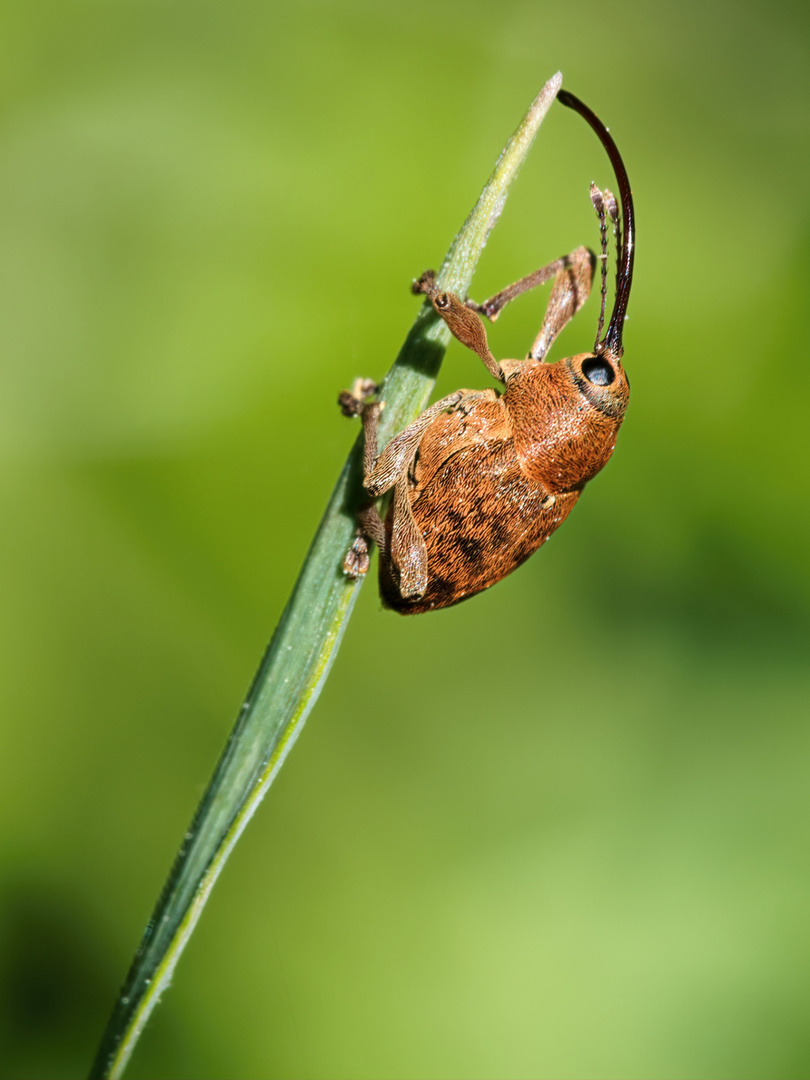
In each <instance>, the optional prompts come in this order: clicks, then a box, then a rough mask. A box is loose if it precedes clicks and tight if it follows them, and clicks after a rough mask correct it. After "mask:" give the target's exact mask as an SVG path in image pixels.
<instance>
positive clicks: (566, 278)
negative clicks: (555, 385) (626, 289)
mask: <svg viewBox="0 0 810 1080" xmlns="http://www.w3.org/2000/svg"><path fill="white" fill-rule="evenodd" d="M595 263H596V256H595V255H594V254H593V252H592V251H589V250H588V248H585V247H579V248H577V249H576V251H572V252H571V254H570V255H567V256H566V258H565V259H563V265H562V266H561V267H560V269H559V270H558V271H557V274H556V276H555V278H554V284H553V285H552V287H551V296H549V298H548V306H547V308H546V314H545V317H544V318H543V325H542V326H541V327H540V333H539V334H538V335H537V337H536V338H535V339H534V344H533V345H532V347H531V350H530V352H529V356H530V357H531V358H532V359H533V360H542V359H543V358H544V357H545V355H546V353H547V352H548V350H549V349H550V348H551V346H552V343H553V341H554V339H555V338H556V337H557V335H558V334H559V333H560V331H561V330H563V329H564V328H565V327H566V326H567V325H568V323H569V322H570V321H571V320H572V319H573V317H574V316H575V315H576V313H577V312H578V311H579V309H580V308H581V307H582V305H583V304H584V303H585V301H586V300H587V299H588V295H589V294H590V291H591V281H592V280H593V268H594V264H595Z"/></svg>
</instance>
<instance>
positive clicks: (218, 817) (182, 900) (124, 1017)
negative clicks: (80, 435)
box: [90, 74, 560, 1080]
mask: <svg viewBox="0 0 810 1080" xmlns="http://www.w3.org/2000/svg"><path fill="white" fill-rule="evenodd" d="M559 88H560V76H559V74H557V75H555V76H554V77H553V78H552V79H550V80H549V82H548V83H547V84H546V85H545V87H544V88H543V90H542V91H541V92H540V94H539V95H538V96H537V98H536V99H535V101H534V102H533V103H532V106H531V108H530V109H529V111H528V113H527V114H526V116H525V117H524V119H523V121H522V122H521V124H520V126H519V127H518V129H517V131H516V132H515V134H514V135H513V136H512V138H511V139H510V140H509V143H508V144H507V146H506V148H505V149H504V151H503V153H502V154H501V156H500V158H499V159H498V162H497V164H496V166H495V169H494V171H493V173H492V176H491V177H490V179H489V181H488V183H487V185H486V187H485V188H484V190H483V192H482V193H481V197H480V198H479V200H478V202H477V203H476V205H475V207H474V208H473V210H472V212H471V213H470V216H469V217H468V218H467V220H466V222H465V223H464V225H463V227H462V229H461V230H460V232H459V234H458V236H457V237H456V239H455V240H454V241H453V244H452V245H451V247H450V250H449V252H448V254H447V257H446V259H445V261H444V265H443V266H442V269H441V272H440V274H439V283H440V285H441V287H442V288H444V289H448V290H452V291H454V292H458V293H460V294H462V295H464V294H466V291H467V289H468V288H469V285H470V282H471V280H472V276H473V272H474V271H475V267H476V264H477V262H478V259H479V257H480V255H481V252H482V251H483V248H484V245H485V244H486V241H487V238H488V236H489V234H490V232H491V230H492V228H493V226H494V225H495V223H496V221H497V220H498V216H499V215H500V212H501V210H502V209H503V205H504V202H505V201H506V196H507V192H508V189H509V186H510V184H511V183H512V181H513V180H514V178H515V176H516V175H517V172H518V170H519V168H520V166H521V164H522V163H523V161H524V159H525V157H526V155H527V153H528V151H529V148H530V147H531V144H532V141H533V139H534V136H535V134H536V133H537V129H538V128H539V126H540V123H541V122H542V120H543V117H544V116H545V114H546V112H547V111H548V109H549V107H550V105H551V103H552V102H553V100H554V98H555V96H556V94H557V91H558V90H559ZM449 336H450V335H449V331H448V330H447V328H446V326H445V325H444V323H443V322H441V320H439V319H438V318H437V317H436V315H435V314H434V312H433V310H432V308H431V307H430V305H429V304H425V305H423V307H422V309H421V310H420V313H419V315H418V317H417V319H416V322H415V323H414V326H413V327H412V329H411V331H410V333H409V334H408V337H407V339H406V341H405V343H404V345H403V347H402V349H401V350H400V353H399V356H398V357H397V359H396V361H395V363H394V366H393V367H392V369H391V371H390V372H389V374H388V376H387V377H386V379H385V382H384V384H383V389H382V393H383V395H384V398H385V402H386V408H385V411H384V413H383V415H382V423H381V438H382V443H383V444H384V443H385V441H387V439H388V438H389V437H390V435H391V434H392V433H393V432H394V431H398V430H400V429H401V428H402V427H404V426H405V425H406V424H408V423H410V421H411V420H413V419H414V418H415V417H416V416H418V415H419V413H420V412H421V411H422V410H423V409H424V407H425V405H426V403H427V400H428V398H429V396H430V393H431V390H432V388H433V384H434V381H435V378H436V374H437V372H438V369H439V365H440V363H441V360H442V357H443V355H444V351H445V349H446V348H447V344H448V341H449ZM361 480H362V447H361V444H360V441H358V443H357V444H355V446H354V448H353V450H352V452H351V454H350V455H349V458H348V460H347V462H346V464H345V465H344V467H343V470H342V472H341V474H340V477H339V479H338V482H337V484H336V486H335V490H334V492H333V494H332V498H331V500H330V502H329V505H328V507H327V509H326V512H325V514H324V516H323V520H322V521H321V524H320V527H319V528H318V532H317V534H316V536H315V539H314V541H313V543H312V547H311V548H310V550H309V553H308V554H307V557H306V559H305V561H304V565H303V567H302V570H301V574H300V576H299V578H298V582H297V584H296V586H295V589H294V591H293V594H292V596H291V598H290V600H289V602H288V604H287V607H286V609H285V611H284V614H283V615H282V617H281V621H280V622H279V624H278V627H277V629H276V632H275V634H274V635H273V639H272V641H271V642H270V645H269V646H268V648H267V652H266V653H265V656H264V659H263V660H262V663H261V667H260V668H259V671H258V673H257V675H256V678H255V679H254V682H253V686H252V687H251V690H250V693H249V694H248V696H247V700H246V701H245V703H244V705H243V706H242V709H241V711H240V713H239V718H238V720H237V722H236V725H235V727H234V729H233V732H232V733H231V736H230V738H229V740H228V743H227V746H226V747H225V751H224V753H223V755H222V758H221V759H220V762H219V764H218V765H217V768H216V771H215V773H214V776H213V778H212V780H211V783H210V785H209V787H208V790H207V791H206V793H205V795H204V796H203V799H202V802H201V803H200V806H199V808H198V810H197V813H196V815H195V817H194V820H193V822H192V824H191V827H190V829H189V831H188V832H187V834H186V837H185V840H184V842H183V845H182V847H181V848H180V851H179V853H178V855H177V859H176V860H175V863H174V866H173V867H172V871H171V874H170V875H169V880H168V881H167V883H166V885H165V887H164V889H163V892H162V893H161V895H160V898H159V900H158V903H157V906H156V908H155V912H154V915H153V916H152V919H151V920H150V922H149V924H148V926H147V928H146V931H145V933H144V936H143V940H142V941H141V944H140V947H139V948H138V951H137V953H136V955H135V959H134V961H133V963H132V967H131V969H130V971H129V974H128V976H127V980H126V983H125V984H124V987H123V989H122V991H121V994H120V997H119V999H118V1001H117V1003H116V1006H115V1009H114V1010H113V1013H112V1016H111V1017H110V1021H109V1024H108V1025H107V1029H106V1031H105V1033H104V1037H103V1039H102V1041H101V1045H100V1047H99V1050H98V1054H97V1057H96V1060H95V1062H94V1064H93V1068H92V1071H91V1073H90V1077H91V1080H96V1078H105V1077H118V1076H120V1075H121V1074H122V1072H123V1070H124V1068H125V1066H126V1064H127V1061H128V1060H129V1057H130V1055H131V1054H132V1051H133V1049H134V1047H135V1044H136V1042H137V1040H138V1037H139V1035H140V1033H141V1031H142V1030H143V1027H144V1024H145V1023H146V1021H147V1019H148V1017H149V1015H150V1013H151V1011H152V1009H153V1008H154V1007H155V1005H156V1004H157V1002H158V1000H159V998H160V995H161V994H162V993H163V991H164V990H165V989H166V987H167V986H168V985H169V982H170V981H171V977H172V974H173V972H174V968H175V965H176V964H177V961H178V960H179V958H180V954H181V953H182V951H183V949H184V948H185V945H186V942H187V941H188V939H189V937H190V936H191V934H192V932H193V930H194V927H195V926H196V924H197V920H198V919H199V917H200V914H201V912H202V909H203V907H204V906H205V902H206V900H207V899H208V896H209V894H210V892H211V889H212V888H213V886H214V883H215V881H216V879H217V877H218V876H219V872H220V870H221V869H222V867H223V866H224V865H225V861H226V859H227V858H228V855H229V854H230V852H231V850H232V849H233V846H234V844H235V843H236V841H237V840H238V839H239V836H240V835H241V833H242V830H243V829H244V828H245V826H246V825H247V823H248V821H249V820H250V818H251V817H252V816H253V814H254V813H255V811H256V808H257V807H258V805H259V803H260V802H261V800H262V798H263V796H264V795H265V793H266V792H267V790H268V788H269V787H270V784H271V783H272V782H273V779H274V777H275V775H276V773H277V772H278V770H279V769H280V768H281V765H282V763H283V761H284V759H285V757H286V756H287V753H288V752H289V750H290V748H291V747H292V745H293V743H294V742H295V740H296V738H297V737H298V735H299V733H300V731H301V728H302V727H303V725H304V721H305V720H306V718H307V715H308V714H309V711H310V709H311V708H312V705H313V704H314V702H315V700H316V698H317V696H318V693H319V691H320V688H321V686H322V685H323V681H324V679H325V678H326V676H327V674H328V672H329V668H330V666H331V664H332V661H333V660H334V657H335V654H336V652H337V648H338V645H339V644H340V639H341V637H342V634H343V630H344V628H345V626H346V623H347V622H348V619H349V616H350V615H351V612H352V608H353V607H354V602H355V599H356V598H357V592H358V589H359V587H360V585H361V582H360V581H357V582H352V581H349V580H348V579H347V578H346V577H345V576H344V575H343V573H342V570H341V566H342V563H343V557H344V555H345V553H346V551H347V549H348V547H349V545H350V544H351V542H352V540H353V538H354V507H355V506H356V505H357V504H358V501H359V499H360V497H361V490H362V485H361Z"/></svg>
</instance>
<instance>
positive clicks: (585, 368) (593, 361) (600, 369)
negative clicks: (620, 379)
mask: <svg viewBox="0 0 810 1080" xmlns="http://www.w3.org/2000/svg"><path fill="white" fill-rule="evenodd" d="M582 374H583V375H584V376H585V378H586V379H587V380H588V382H592V383H593V384H594V386H609V385H610V384H611V383H612V382H613V380H614V379H615V378H616V372H615V371H614V370H613V368H612V367H611V366H610V364H609V363H608V362H607V360H603V359H602V357H601V356H592V357H590V358H589V359H588V360H583V361H582Z"/></svg>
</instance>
